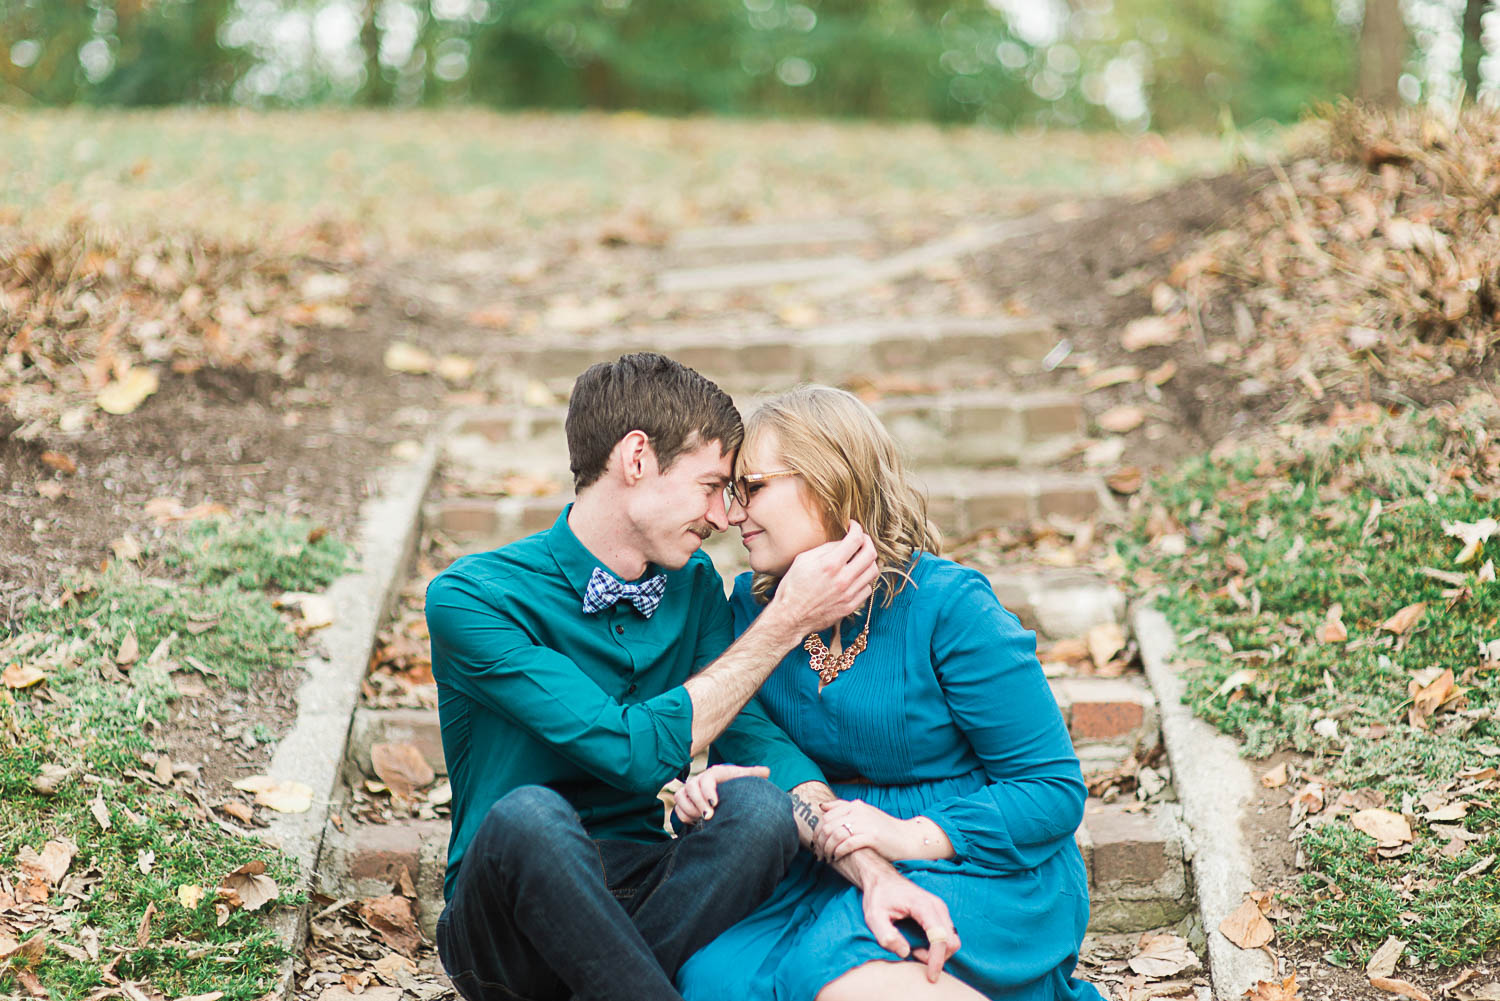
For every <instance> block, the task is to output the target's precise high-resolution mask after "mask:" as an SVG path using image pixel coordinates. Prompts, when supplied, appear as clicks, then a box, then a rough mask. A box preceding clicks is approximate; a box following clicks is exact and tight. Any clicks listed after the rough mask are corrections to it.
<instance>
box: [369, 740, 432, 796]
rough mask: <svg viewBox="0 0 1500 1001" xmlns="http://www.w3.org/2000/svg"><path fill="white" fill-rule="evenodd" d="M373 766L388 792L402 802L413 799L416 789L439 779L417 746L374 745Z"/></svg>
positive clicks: (371, 752)
mask: <svg viewBox="0 0 1500 1001" xmlns="http://www.w3.org/2000/svg"><path fill="white" fill-rule="evenodd" d="M370 763H371V764H372V765H374V767H375V774H376V775H379V776H380V781H382V782H384V783H385V784H386V788H388V789H390V790H391V793H392V794H393V795H395V796H399V797H400V798H402V799H411V798H412V794H413V793H414V792H415V791H416V790H417V789H420V788H421V787H423V786H425V785H427V784H429V783H430V782H432V780H433V779H435V778H436V777H437V776H436V774H435V773H434V772H433V770H432V766H431V765H429V764H428V763H427V759H426V758H424V757H423V756H422V752H421V750H420V749H418V748H417V746H416V745H415V744H395V743H379V744H372V745H371V746H370Z"/></svg>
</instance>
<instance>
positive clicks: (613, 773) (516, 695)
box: [427, 573, 693, 795]
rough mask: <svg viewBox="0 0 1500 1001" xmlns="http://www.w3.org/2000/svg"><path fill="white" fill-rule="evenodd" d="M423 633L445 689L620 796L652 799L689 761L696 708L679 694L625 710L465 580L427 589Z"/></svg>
mask: <svg viewBox="0 0 1500 1001" xmlns="http://www.w3.org/2000/svg"><path fill="white" fill-rule="evenodd" d="M501 604H503V603H501ZM427 628H428V632H429V633H430V634H431V636H432V664H433V669H434V671H435V672H439V673H440V674H441V676H442V680H443V681H444V682H445V683H447V684H449V685H452V686H453V687H454V688H455V689H456V690H458V691H460V692H462V693H463V694H464V695H466V696H468V697H469V698H471V699H473V700H474V701H475V702H477V703H479V704H480V705H482V706H484V707H485V708H486V709H489V710H490V711H492V712H495V713H498V714H500V715H501V716H504V717H505V718H506V719H508V720H510V721H511V722H512V723H514V724H515V725H516V726H518V727H520V728H521V729H523V730H525V731H526V732H528V733H530V734H531V735H532V736H533V737H535V738H537V739H538V740H540V741H542V742H543V743H545V744H547V745H548V746H550V747H552V748H553V749H554V750H556V751H557V753H559V754H561V755H563V756H564V757H566V758H567V759H569V760H570V761H572V762H574V763H575V764H577V765H578V766H579V767H580V768H583V769H584V770H586V771H588V772H589V773H590V774H592V775H595V776H597V777H598V778H599V779H600V780H601V781H604V782H607V783H608V784H610V785H612V786H614V787H615V788H617V789H622V790H624V791H626V792H632V793H642V794H647V795H653V794H655V793H656V792H657V790H659V789H660V788H661V787H662V786H663V785H665V784H666V783H667V781H668V780H670V779H672V778H673V777H675V776H676V775H677V774H678V773H679V772H680V771H682V769H683V768H684V767H685V766H686V765H687V764H688V762H689V761H690V760H691V758H692V752H691V746H692V726H693V706H692V702H691V701H690V700H689V699H688V693H687V691H686V690H684V689H683V688H682V686H680V685H679V686H677V687H676V688H672V689H669V690H668V691H666V692H664V693H662V694H661V695H658V696H656V697H654V698H650V699H646V700H645V701H642V702H635V703H622V702H620V701H619V700H617V699H615V698H613V697H611V696H610V695H608V694H607V693H606V692H605V691H604V690H603V689H601V688H600V687H599V686H598V685H597V684H596V683H595V682H594V681H593V680H592V679H591V678H589V676H588V675H586V674H585V673H584V672H583V670H582V669H581V668H579V667H578V665H577V664H575V663H574V662H573V661H572V660H571V659H569V658H568V657H565V656H564V655H562V654H561V653H558V652H557V651H556V650H552V649H550V648H548V647H544V646H542V645H541V644H539V643H537V642H536V641H535V640H534V639H533V638H532V637H531V636H530V635H529V634H528V632H527V631H526V630H525V628H524V627H523V626H522V625H521V623H520V622H518V621H517V620H516V619H515V618H514V617H513V616H511V615H509V614H507V613H506V612H505V611H504V609H503V608H502V607H497V605H496V603H494V602H492V601H491V600H489V598H488V596H487V595H486V593H485V589H484V587H483V585H481V584H479V583H477V582H475V581H472V580H469V579H468V578H466V577H464V576H463V575H461V574H452V573H447V574H443V575H441V576H439V577H438V578H437V579H436V580H434V581H433V582H432V584H431V585H430V586H429V587H428V589H427Z"/></svg>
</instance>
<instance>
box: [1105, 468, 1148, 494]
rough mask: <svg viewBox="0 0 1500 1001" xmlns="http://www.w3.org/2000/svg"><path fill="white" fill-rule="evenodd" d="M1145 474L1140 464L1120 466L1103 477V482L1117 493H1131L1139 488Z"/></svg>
mask: <svg viewBox="0 0 1500 1001" xmlns="http://www.w3.org/2000/svg"><path fill="white" fill-rule="evenodd" d="M1145 479H1146V477H1145V474H1144V473H1142V472H1141V467H1140V466H1121V467H1120V468H1119V469H1116V470H1115V471H1114V472H1113V473H1110V474H1109V475H1108V476H1106V477H1105V478H1104V482H1105V483H1106V484H1108V486H1109V488H1110V489H1111V490H1113V491H1114V492H1115V493H1117V494H1126V495H1129V494H1133V493H1136V492H1137V491H1139V490H1140V489H1141V485H1142V484H1143V483H1144V482H1145Z"/></svg>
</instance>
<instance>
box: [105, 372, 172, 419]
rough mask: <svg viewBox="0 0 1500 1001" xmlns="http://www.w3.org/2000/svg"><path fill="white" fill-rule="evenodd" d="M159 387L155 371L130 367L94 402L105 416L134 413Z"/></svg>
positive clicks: (159, 383) (106, 387)
mask: <svg viewBox="0 0 1500 1001" xmlns="http://www.w3.org/2000/svg"><path fill="white" fill-rule="evenodd" d="M160 385H161V382H160V379H159V378H158V376H157V374H156V370H155V369H151V368H144V367H139V366H136V367H131V368H128V369H126V370H125V372H124V374H123V375H121V376H120V378H119V379H116V380H115V381H114V382H111V383H110V384H109V385H107V386H105V387H104V388H103V389H101V390H100V391H99V395H98V396H96V397H94V402H95V403H96V404H98V406H99V409H100V410H103V411H104V412H105V413H107V414H129V413H134V412H135V410H136V409H137V408H138V407H139V406H140V405H141V404H142V403H145V402H146V397H148V396H150V395H151V394H152V393H154V392H156V390H157V389H158V388H159V387H160Z"/></svg>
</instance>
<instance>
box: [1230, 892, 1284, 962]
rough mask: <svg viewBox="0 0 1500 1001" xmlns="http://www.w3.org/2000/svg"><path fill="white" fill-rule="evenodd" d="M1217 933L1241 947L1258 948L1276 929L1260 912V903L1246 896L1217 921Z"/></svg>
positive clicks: (1269, 939) (1274, 934)
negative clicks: (1228, 913) (1229, 912)
mask: <svg viewBox="0 0 1500 1001" xmlns="http://www.w3.org/2000/svg"><path fill="white" fill-rule="evenodd" d="M1219 934H1221V935H1223V936H1224V937H1225V938H1227V939H1229V941H1231V942H1233V943H1234V944H1235V945H1237V946H1239V947H1240V948H1241V949H1259V948H1260V947H1261V946H1263V945H1265V944H1266V943H1267V942H1269V941H1271V939H1272V938H1274V937H1275V936H1276V929H1274V928H1272V927H1271V922H1269V921H1267V920H1266V916H1265V915H1264V914H1262V913H1261V910H1260V905H1258V904H1257V903H1256V902H1255V901H1254V900H1252V899H1251V898H1250V897H1246V898H1245V899H1244V900H1243V901H1241V902H1240V906H1239V907H1237V908H1235V909H1234V912H1233V913H1231V914H1230V915H1229V916H1228V917H1226V918H1225V919H1224V920H1223V921H1221V922H1219Z"/></svg>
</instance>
